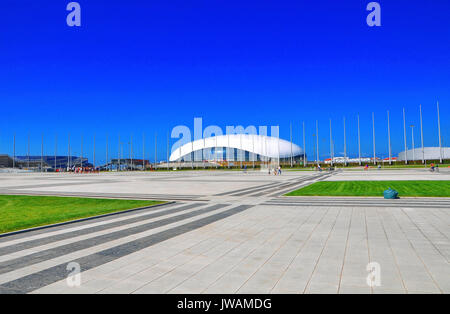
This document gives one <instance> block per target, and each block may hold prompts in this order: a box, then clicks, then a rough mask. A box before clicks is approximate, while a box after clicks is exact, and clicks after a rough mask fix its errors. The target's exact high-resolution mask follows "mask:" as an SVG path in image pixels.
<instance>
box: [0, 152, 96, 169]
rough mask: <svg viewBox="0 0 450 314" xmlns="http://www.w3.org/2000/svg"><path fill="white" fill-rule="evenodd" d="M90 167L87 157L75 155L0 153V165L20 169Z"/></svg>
mask: <svg viewBox="0 0 450 314" xmlns="http://www.w3.org/2000/svg"><path fill="white" fill-rule="evenodd" d="M69 165H70V167H71V168H72V167H81V166H83V167H92V164H90V163H89V161H88V159H87V158H84V157H83V158H81V157H77V156H16V157H12V156H8V155H0V167H4V168H13V167H16V168H21V169H32V168H33V169H54V170H55V169H67V168H68V167H69Z"/></svg>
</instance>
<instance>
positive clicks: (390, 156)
mask: <svg viewBox="0 0 450 314" xmlns="http://www.w3.org/2000/svg"><path fill="white" fill-rule="evenodd" d="M387 121H388V145H389V147H388V149H389V165H392V147H391V123H390V120H389V110H388V111H387Z"/></svg>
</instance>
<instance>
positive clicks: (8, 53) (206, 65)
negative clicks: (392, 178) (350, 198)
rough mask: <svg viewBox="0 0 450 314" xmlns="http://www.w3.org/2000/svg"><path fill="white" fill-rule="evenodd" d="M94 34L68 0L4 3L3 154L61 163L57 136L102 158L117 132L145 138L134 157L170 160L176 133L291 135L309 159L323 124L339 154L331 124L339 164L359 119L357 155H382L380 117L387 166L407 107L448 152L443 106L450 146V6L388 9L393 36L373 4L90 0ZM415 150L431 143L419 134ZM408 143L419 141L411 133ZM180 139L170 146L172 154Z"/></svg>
mask: <svg viewBox="0 0 450 314" xmlns="http://www.w3.org/2000/svg"><path fill="white" fill-rule="evenodd" d="M78 2H79V3H80V5H81V9H82V26H81V27H80V28H70V27H68V26H67V25H66V15H67V14H68V12H67V11H66V9H65V7H66V5H67V3H69V1H64V0H59V1H50V0H41V1H31V0H22V1H16V0H2V1H1V4H0V27H1V29H2V31H1V32H0V106H1V117H0V121H1V125H0V153H9V154H11V153H12V137H13V134H14V133H16V136H17V144H16V151H17V154H18V155H24V154H26V146H27V144H26V143H27V136H28V134H29V133H30V134H31V142H32V145H31V150H32V154H36V155H39V154H40V138H41V134H42V133H43V134H44V137H45V143H46V145H45V150H46V154H53V149H54V139H55V135H56V134H57V135H58V147H59V153H60V154H65V153H66V147H67V134H68V133H69V132H70V133H71V142H72V146H73V148H72V151H73V152H75V153H78V154H79V152H80V148H79V147H80V139H81V136H82V135H83V137H84V152H85V153H87V155H88V157H92V146H93V145H92V138H93V134H96V138H97V159H98V160H97V162H99V161H102V160H104V154H105V145H104V143H105V138H106V135H107V134H109V139H110V155H115V154H117V147H118V145H117V135H118V134H119V133H120V135H121V137H122V139H124V138H126V139H127V140H128V138H129V137H130V136H131V135H133V138H134V151H135V157H140V156H141V154H142V148H141V147H142V134H143V133H145V134H146V138H147V141H146V145H147V157H150V158H151V159H153V158H154V157H153V154H154V148H153V147H154V141H153V138H154V134H155V132H157V133H158V138H159V141H158V159H165V156H166V136H167V133H168V132H169V131H171V129H172V128H173V127H175V126H176V125H180V124H184V125H187V126H190V127H192V126H193V119H194V117H202V118H203V124H204V126H207V125H211V124H214V125H219V126H221V127H223V128H224V129H225V126H227V125H244V126H247V125H257V126H259V125H279V126H280V133H281V137H282V138H286V139H288V138H289V124H290V123H292V124H293V126H294V141H295V142H296V143H298V144H300V145H302V142H301V137H302V134H301V123H302V121H305V123H306V126H307V132H306V138H307V146H306V148H307V153H308V154H309V155H310V156H313V148H314V146H313V143H312V136H311V135H312V133H314V132H315V130H314V128H315V120H316V119H317V120H318V121H319V127H320V130H319V135H320V141H319V142H320V145H319V146H320V154H321V155H322V156H323V157H326V156H328V155H329V137H328V134H329V129H328V125H329V119H330V118H331V119H332V123H333V133H334V141H335V151H336V154H338V153H339V152H342V151H343V140H342V133H343V132H342V124H343V123H342V119H343V116H345V117H346V119H347V143H348V151H349V154H350V155H353V156H354V155H356V154H357V140H356V135H357V129H356V116H357V114H358V113H359V115H360V117H361V132H362V150H363V152H364V154H365V155H372V140H371V139H372V133H371V132H372V129H371V113H372V111H373V112H375V117H376V130H377V153H378V154H379V155H380V156H386V155H387V131H386V110H390V112H391V126H392V147H393V151H394V153H398V152H400V151H401V150H403V133H402V132H403V129H402V108H403V107H405V108H406V114H407V124H408V125H409V124H415V125H418V124H419V104H422V106H423V113H424V114H423V118H424V129H425V131H424V137H425V145H427V146H437V145H438V140H437V121H436V120H437V119H436V101H439V102H440V106H441V120H442V121H441V126H442V137H443V141H444V145H447V146H450V128H449V123H450V105H449V104H450V91H449V86H450V40H449V39H450V19H449V18H448V17H449V14H450V2H449V1H448V0H435V1H404V0H396V1H385V0H384V1H379V3H380V4H381V9H382V13H381V18H382V26H381V27H374V28H371V27H368V26H367V24H366V16H367V14H368V12H367V11H366V10H365V8H366V5H367V4H368V3H369V1H368V0H351V1H329V0H318V1H306V0H296V1H284V0H280V1H266V0H259V1H253V0H251V1H242V0H241V1H234V0H228V1H211V0H210V1H190V0H184V1H178V0H175V1H152V0H148V1H138V0H128V1H118V0H109V1H106V0H96V1H86V0H80V1H78ZM415 131H416V132H415V142H416V145H418V144H419V143H420V133H419V132H418V128H416V130H415ZM407 134H408V142H409V146H410V145H411V144H410V143H411V136H410V134H411V132H410V129H409V128H408V133H407ZM173 142H175V139H172V140H171V143H173Z"/></svg>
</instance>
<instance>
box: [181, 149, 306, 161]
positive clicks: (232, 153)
mask: <svg viewBox="0 0 450 314" xmlns="http://www.w3.org/2000/svg"><path fill="white" fill-rule="evenodd" d="M293 159H294V160H296V161H302V160H303V155H298V156H293ZM268 160H270V158H269V157H266V156H263V155H259V154H255V153H252V152H249V151H246V150H241V149H238V148H227V147H213V148H204V149H200V150H196V151H194V152H191V153H189V154H186V155H184V156H182V157H181V158H180V159H179V160H178V161H179V162H185V161H268ZM289 160H290V157H287V158H280V161H289Z"/></svg>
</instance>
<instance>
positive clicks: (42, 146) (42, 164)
mask: <svg viewBox="0 0 450 314" xmlns="http://www.w3.org/2000/svg"><path fill="white" fill-rule="evenodd" d="M43 171H44V133H42V137H41V172H43Z"/></svg>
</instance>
